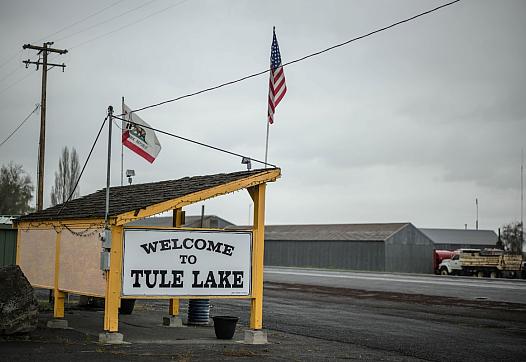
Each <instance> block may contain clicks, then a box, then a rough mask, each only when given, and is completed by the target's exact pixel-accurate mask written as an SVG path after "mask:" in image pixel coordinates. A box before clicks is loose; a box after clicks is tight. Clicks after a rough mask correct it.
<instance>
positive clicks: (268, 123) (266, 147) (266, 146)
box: [265, 119, 270, 168]
mask: <svg viewBox="0 0 526 362" xmlns="http://www.w3.org/2000/svg"><path fill="white" fill-rule="evenodd" d="M269 128H270V122H269V121H268V119H267V140H266V141H265V168H267V155H268V133H269Z"/></svg>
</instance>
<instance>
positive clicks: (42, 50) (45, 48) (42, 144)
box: [22, 42, 68, 211]
mask: <svg viewBox="0 0 526 362" xmlns="http://www.w3.org/2000/svg"><path fill="white" fill-rule="evenodd" d="M50 45H53V42H46V43H44V44H43V45H42V46H38V45H31V44H24V46H23V47H22V49H32V50H38V54H39V55H40V54H42V61H40V59H39V60H38V61H36V62H32V61H31V60H29V59H28V60H24V61H23V63H25V64H26V68H27V67H28V66H29V64H34V65H36V66H37V70H38V68H39V66H40V65H41V66H42V99H41V101H40V139H39V142H38V169H37V171H38V172H37V177H38V185H37V211H40V210H42V208H43V205H44V155H45V151H46V87H47V71H48V70H49V69H48V65H50V66H52V67H61V68H62V71H64V68H65V67H66V65H65V64H64V63H62V64H54V63H48V61H47V56H48V53H58V54H66V53H67V52H68V51H67V50H66V49H54V48H50V47H49V46H50Z"/></svg>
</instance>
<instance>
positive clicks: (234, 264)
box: [122, 229, 252, 297]
mask: <svg viewBox="0 0 526 362" xmlns="http://www.w3.org/2000/svg"><path fill="white" fill-rule="evenodd" d="M251 249H252V233H251V232H250V231H202V230H200V231H195V230H162V229H124V260H123V275H122V295H123V296H174V297H176V296H238V295H239V296H246V295H250V283H251V280H252V278H251V260H252V258H251Z"/></svg>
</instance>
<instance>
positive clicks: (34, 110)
mask: <svg viewBox="0 0 526 362" xmlns="http://www.w3.org/2000/svg"><path fill="white" fill-rule="evenodd" d="M39 108H40V104H37V105H35V109H33V111H31V113H29V114H28V116H27V117H26V118H25V119H24V120H23V121H22V122H20V124H19V125H18V127H16V128H15V130H14V131H13V132H11V134H10V135H9V136H7V138H6V139H5V140H3V141H2V143H0V147H2V146H3V145H4V144H5V143H6V142H7V141H9V139H10V138H11V137H12V136H13V135H14V134H15V133H16V132H17V131H18V130H19V129H20V127H22V126H23V125H24V123H26V121H27V120H28V119H29V117H31V116H32V115H33V113H35V112H36V111H37V109H39Z"/></svg>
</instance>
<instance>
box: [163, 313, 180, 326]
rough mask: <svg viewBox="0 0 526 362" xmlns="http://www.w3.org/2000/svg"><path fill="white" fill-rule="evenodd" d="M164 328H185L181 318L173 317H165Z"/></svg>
mask: <svg viewBox="0 0 526 362" xmlns="http://www.w3.org/2000/svg"><path fill="white" fill-rule="evenodd" d="M163 326H165V327H172V328H181V327H184V325H183V320H182V319H181V317H176V316H172V315H169V316H166V317H163Z"/></svg>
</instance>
